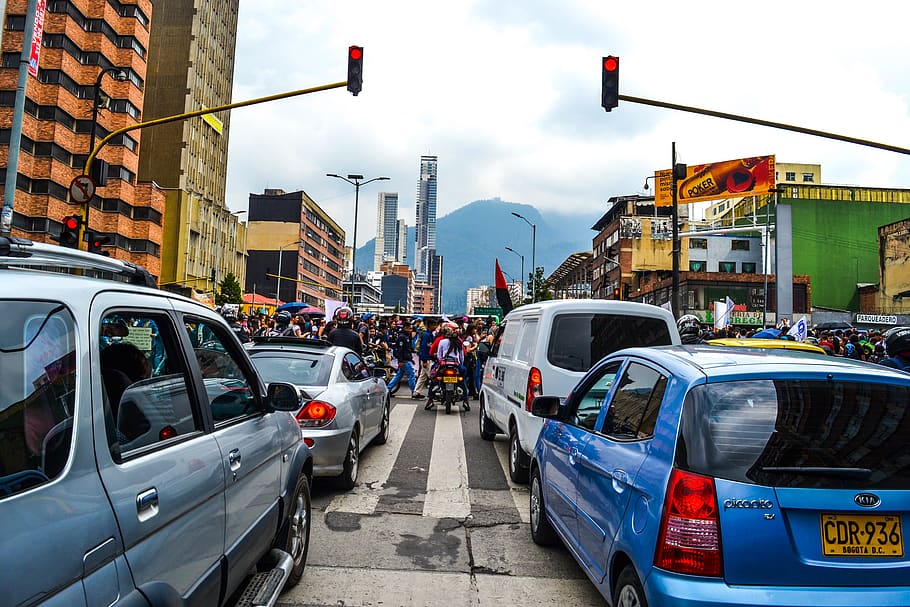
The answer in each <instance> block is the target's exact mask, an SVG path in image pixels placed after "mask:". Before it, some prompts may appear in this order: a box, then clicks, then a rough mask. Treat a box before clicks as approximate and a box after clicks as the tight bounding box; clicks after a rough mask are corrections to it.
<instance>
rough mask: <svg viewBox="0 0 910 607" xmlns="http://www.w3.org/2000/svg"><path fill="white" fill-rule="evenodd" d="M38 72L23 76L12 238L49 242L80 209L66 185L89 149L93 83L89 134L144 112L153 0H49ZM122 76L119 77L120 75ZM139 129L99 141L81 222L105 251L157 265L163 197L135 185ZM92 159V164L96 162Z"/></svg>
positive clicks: (17, 6)
mask: <svg viewBox="0 0 910 607" xmlns="http://www.w3.org/2000/svg"><path fill="white" fill-rule="evenodd" d="M26 8H27V1H26V0H10V1H9V2H7V3H6V13H5V15H4V35H3V44H2V53H3V54H2V67H0V165H2V169H0V170H2V176H3V179H2V180H0V187H2V186H3V184H4V183H5V182H6V168H7V167H8V165H9V142H10V132H11V126H12V123H13V107H14V105H15V99H16V88H17V81H18V71H19V62H20V56H21V52H22V45H23V39H24V30H25V26H26ZM46 10H47V13H46V17H45V23H44V36H43V45H42V50H41V55H40V61H39V67H38V77H37V78H34V77H32V76H28V78H27V84H26V89H25V94H26V101H25V112H24V116H23V122H22V139H21V150H20V153H19V158H18V175H17V179H16V193H15V204H14V213H13V222H12V235H13V236H18V237H23V238H29V239H32V240H36V241H41V242H51V236H53V235H56V234H58V233H59V231H60V227H61V221H62V219H63V218H64V217H66V216H68V215H73V214H81V212H82V209H81V205H77V204H75V203H74V202H73V201H72V200H71V199H70V197H69V184H70V182H71V181H72V179H73V177H75V176H76V175H79V174H81V173H82V170H83V168H84V167H85V163H86V159H87V157H88V154H89V152H90V150H89V147H90V143H91V141H90V140H91V132H92V127H93V123H92V114H93V103H94V100H95V99H96V94H95V93H96V83H100V84H98V85H97V86H98V87H99V88H100V91H101V93H102V94H101V95H99V96H98V97H99V98H100V99H102V100H103V107H100V108H99V109H98V112H97V127H96V131H95V133H96V134H95V140H96V142H97V141H100V140H101V139H102V138H103V137H105V136H106V135H107V134H108V133H110V132H111V131H113V130H116V129H119V128H121V127H124V126H127V125H132V124H136V123H137V122H139V121H141V119H142V111H143V100H144V95H145V79H146V68H147V61H148V50H149V31H150V24H151V18H152V3H151V2H150V1H149V0H139V1H138V2H135V3H130V4H124V3H121V2H119V1H118V0H108V1H106V2H100V1H91V0H68V1H67V0H49V1H48V2H47V8H46ZM123 76H125V79H122V80H121V79H118V78H122V77H123ZM140 141H141V131H138V130H136V131H131V132H129V133H125V134H123V135H121V136H119V137H117V138H116V139H114V140H112V141H111V142H110V143H108V144H107V145H106V146H104V147H103V148H102V149H101V151H100V153H99V154H98V158H99V159H101V160H103V161H104V162H105V163H107V170H106V177H107V185H106V186H104V187H99V188H98V189H97V191H96V194H95V196H94V198H93V199H92V200H91V202H90V210H89V219H88V228H89V229H90V230H91V231H92V232H94V233H96V234H104V235H108V236H110V237H111V239H112V244H113V246H112V247H110V249H109V250H110V252H111V255H112V256H113V257H117V258H121V259H126V260H128V261H131V262H133V263H137V264H140V265H142V266H144V267H145V268H147V269H148V270H149V272H151V273H152V274H153V275H154V276H159V275H160V272H161V243H162V217H163V213H164V195H163V193H162V192H161V191H160V190H158V189H157V188H156V187H155V186H153V185H152V184H150V183H139V181H138V180H137V173H138V167H139V148H140ZM99 166H101V165H100V163H99Z"/></svg>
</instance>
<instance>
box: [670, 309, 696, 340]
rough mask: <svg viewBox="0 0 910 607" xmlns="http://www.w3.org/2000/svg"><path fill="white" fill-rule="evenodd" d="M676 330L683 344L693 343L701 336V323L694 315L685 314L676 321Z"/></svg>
mask: <svg viewBox="0 0 910 607" xmlns="http://www.w3.org/2000/svg"><path fill="white" fill-rule="evenodd" d="M676 328H677V329H678V330H679V337H680V339H681V340H682V342H683V343H684V344H685V343H694V342H695V341H697V340H698V337H699V335H700V334H701V321H700V320H699V319H698V316H695V315H694V314H685V315H683V316H680V317H679V320H677V321H676Z"/></svg>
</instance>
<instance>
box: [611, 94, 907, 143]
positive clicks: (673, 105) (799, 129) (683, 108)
mask: <svg viewBox="0 0 910 607" xmlns="http://www.w3.org/2000/svg"><path fill="white" fill-rule="evenodd" d="M619 99H620V100H621V101H628V102H630V103H640V104H642V105H652V106H655V107H662V108H666V109H669V110H678V111H680V112H690V113H692V114H703V115H705V116H713V117H714V118H724V119H726V120H736V121H737V122H748V123H749V124H758V125H760V126H768V127H771V128H775V129H782V130H785V131H793V132H794V133H803V134H804V135H814V136H816V137H824V138H826V139H834V140H836V141H844V142H846V143H854V144H856V145H864V146H867V147H870V148H877V149H879V150H885V151H888V152H896V153H898V154H907V155H910V149H907V148H902V147H898V146H896V145H888V144H886V143H877V142H875V141H869V140H868V139H859V138H857V137H848V136H847V135H838V134H836V133H828V132H826V131H819V130H816V129H807V128H805V127H801V126H794V125H792V124H785V123H783V122H772V121H770V120H762V119H761V118H749V117H748V116H739V115H737V114H728V113H726V112H717V111H714V110H706V109H703V108H698V107H692V106H689V105H679V104H677V103H667V102H666V101H655V100H654V99H645V98H643V97H632V96H629V95H620V96H619Z"/></svg>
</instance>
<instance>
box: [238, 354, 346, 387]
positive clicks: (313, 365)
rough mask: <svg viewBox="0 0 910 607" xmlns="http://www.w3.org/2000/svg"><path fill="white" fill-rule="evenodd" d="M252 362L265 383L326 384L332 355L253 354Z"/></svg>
mask: <svg viewBox="0 0 910 607" xmlns="http://www.w3.org/2000/svg"><path fill="white" fill-rule="evenodd" d="M252 359H253V364H254V365H256V370H258V371H259V374H260V375H261V376H262V379H264V380H265V382H266V383H267V384H270V383H273V382H279V381H280V382H286V383H290V384H294V385H295V386H327V385H328V384H329V373H330V372H331V370H332V361H333V360H334V357H333V356H331V355H330V354H324V355H310V354H287V353H283V354H277V353H273V352H270V353H265V352H263V353H261V354H254V355H253V357H252Z"/></svg>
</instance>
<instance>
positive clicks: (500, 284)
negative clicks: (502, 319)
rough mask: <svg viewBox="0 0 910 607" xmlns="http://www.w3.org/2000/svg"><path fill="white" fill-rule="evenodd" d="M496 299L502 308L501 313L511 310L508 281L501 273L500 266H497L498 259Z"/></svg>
mask: <svg viewBox="0 0 910 607" xmlns="http://www.w3.org/2000/svg"><path fill="white" fill-rule="evenodd" d="M496 301H497V302H499V307H500V308H502V315H503V316H505V315H506V314H508V313H509V312H510V311H511V310H512V295H511V294H510V293H509V283H507V282H506V277H505V276H503V274H502V268H500V267H499V260H498V259H497V260H496Z"/></svg>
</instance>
